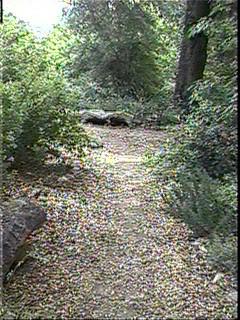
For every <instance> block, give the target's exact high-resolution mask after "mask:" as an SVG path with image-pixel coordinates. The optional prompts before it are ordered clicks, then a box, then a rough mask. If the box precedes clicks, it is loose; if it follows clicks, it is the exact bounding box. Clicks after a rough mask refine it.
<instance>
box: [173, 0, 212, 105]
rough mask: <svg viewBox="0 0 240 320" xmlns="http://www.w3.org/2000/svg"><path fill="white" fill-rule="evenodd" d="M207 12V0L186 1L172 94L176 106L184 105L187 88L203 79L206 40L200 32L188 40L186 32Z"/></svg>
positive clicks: (208, 8) (208, 9)
mask: <svg viewBox="0 0 240 320" xmlns="http://www.w3.org/2000/svg"><path fill="white" fill-rule="evenodd" d="M209 12H210V1H209V0H187V3H186V14H185V22H184V34H183V39H182V44H181V52H180V58H179V62H178V72H177V79H176V86H175V93H174V100H175V103H176V105H182V104H183V105H185V104H186V99H187V89H188V87H189V86H190V85H191V84H192V83H193V82H194V81H196V80H199V79H201V78H202V77H203V71H204V68H205V64H206V60H207V42H208V38H207V36H206V35H205V34H204V32H200V33H198V34H197V35H195V36H193V37H191V38H189V36H188V35H187V32H188V30H189V28H190V27H192V26H193V25H195V24H196V23H197V22H198V20H199V19H200V18H203V17H206V16H208V14H209Z"/></svg>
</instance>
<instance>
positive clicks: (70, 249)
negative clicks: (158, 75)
mask: <svg viewBox="0 0 240 320" xmlns="http://www.w3.org/2000/svg"><path fill="white" fill-rule="evenodd" d="M86 128H87V130H88V131H89V132H91V133H94V134H95V135H96V136H97V137H98V138H100V139H101V140H102V142H103V144H104V148H102V149H95V150H94V151H92V154H91V156H90V158H91V161H90V166H91V167H92V166H93V167H95V168H97V175H94V176H92V177H91V180H90V181H89V182H88V184H87V185H88V187H87V188H86V189H85V190H84V196H86V197H87V201H86V202H84V201H83V202H81V198H79V196H76V190H77V189H76V186H77V185H78V183H79V181H80V179H81V175H80V173H79V172H80V169H79V163H77V162H76V163H75V166H74V168H73V169H72V171H71V172H70V173H69V174H68V176H66V177H67V178H66V179H65V182H64V179H62V181H63V182H64V184H65V187H66V185H68V183H69V180H71V182H70V183H69V190H70V191H69V192H68V193H66V191H65V193H64V194H65V198H66V203H65V205H64V203H63V202H61V204H60V203H59V201H58V200H56V195H55V194H52V193H50V194H49V195H48V201H49V197H50V198H51V197H52V198H51V199H52V201H53V202H54V201H55V202H54V203H55V207H54V208H55V209H54V210H52V212H50V218H49V221H48V224H47V225H46V226H45V227H44V229H43V230H42V231H40V232H39V233H38V234H36V235H35V239H34V242H35V249H34V250H35V251H34V252H35V259H34V261H32V262H31V263H30V262H28V263H26V266H25V274H24V271H21V272H18V273H16V276H15V278H14V280H12V281H10V282H9V283H8V285H7V288H6V296H7V298H6V301H7V303H8V304H9V305H10V306H12V307H11V308H10V309H9V314H11V313H12V314H16V312H17V313H18V314H19V315H21V316H22V317H23V316H24V315H25V318H27V319H30V315H31V316H32V317H33V318H34V317H36V318H37V317H39V318H41V319H42V318H48V319H50V318H63V319H70V318H73V319H74V318H77V319H133V318H138V319H140V318H141V319H149V318H153V319H159V318H160V319H196V318H208V319H215V318H216V319H217V318H218V319H223V318H224V319H227V318H229V319H230V318H231V316H230V315H231V313H232V309H234V303H233V302H231V300H228V299H227V298H226V297H227V292H226V290H228V289H229V281H230V280H229V278H228V276H227V275H225V276H223V277H222V278H221V279H220V280H219V281H218V282H217V283H213V281H212V280H213V278H214V276H215V274H216V272H214V271H211V270H210V268H209V267H208V266H207V263H206V257H205V255H206V253H205V251H204V250H203V249H201V248H199V247H197V246H195V245H193V244H192V243H190V241H189V235H190V232H189V230H188V229H187V227H186V226H185V225H184V224H183V223H181V222H179V221H176V220H174V219H173V218H172V217H169V216H167V215H166V214H164V212H163V210H162V209H161V203H160V201H159V199H158V197H157V195H156V192H154V190H153V189H154V180H153V178H152V176H151V175H150V174H149V173H148V171H147V170H146V168H145V167H144V166H143V165H142V164H141V161H142V156H143V153H144V152H145V151H146V150H147V149H150V150H157V149H158V147H159V144H160V143H161V141H164V139H165V135H164V134H163V133H161V132H156V131H148V130H143V129H135V130H130V129H128V128H127V129H119V128H106V127H97V126H90V125H89V126H87V127H86ZM73 185H75V187H74V188H73ZM73 189H74V190H73ZM64 194H63V195H61V198H63V197H64ZM54 197H55V198H54ZM58 206H59V210H58ZM31 267H34V268H32V269H31ZM22 269H24V267H23V268H22ZM28 270H31V273H28V272H27V271H28ZM23 274H24V275H23ZM227 288H228V289H227ZM16 301H17V302H16ZM14 306H15V307H16V308H17V311H16V309H14ZM20 306H21V307H20ZM21 319H22V318H21Z"/></svg>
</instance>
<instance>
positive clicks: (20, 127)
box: [0, 15, 87, 161]
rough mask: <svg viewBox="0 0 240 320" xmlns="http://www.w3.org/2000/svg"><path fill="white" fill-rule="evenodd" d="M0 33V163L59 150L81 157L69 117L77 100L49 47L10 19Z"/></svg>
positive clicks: (80, 136) (80, 137) (79, 134)
mask: <svg viewBox="0 0 240 320" xmlns="http://www.w3.org/2000/svg"><path fill="white" fill-rule="evenodd" d="M0 32H1V42H2V43H1V44H2V45H1V51H0V56H1V60H2V73H3V81H2V83H1V86H0V93H1V96H2V104H3V119H4V121H3V124H2V135H3V148H2V157H3V160H5V159H7V158H8V157H10V156H13V157H14V158H15V160H17V161H18V160H20V159H24V158H25V157H26V155H27V154H29V153H33V152H34V151H35V150H37V149H38V148H39V147H42V148H43V149H44V148H45V149H47V148H50V147H54V146H63V145H64V146H65V147H66V148H68V149H69V150H73V149H77V150H78V152H79V153H80V154H82V152H83V146H84V145H85V144H86V143H87V135H86V134H85V132H84V130H83V129H82V127H81V126H80V124H79V121H78V119H77V118H76V115H75V113H74V111H73V109H74V105H75V104H76V102H77V101H76V97H77V95H76V94H75V92H74V88H73V87H72V86H71V85H70V84H69V83H68V82H67V80H66V79H65V77H64V75H63V72H62V71H61V70H60V69H59V67H58V63H57V61H56V60H54V59H52V62H51V59H49V55H50V53H49V49H48V42H47V41H46V40H44V41H42V42H41V41H40V40H37V39H35V37H34V35H33V34H32V33H31V32H30V31H28V29H27V27H26V26H25V25H24V24H23V23H20V22H18V21H17V20H16V19H15V18H14V17H13V16H11V15H9V16H7V17H5V21H4V25H3V26H1V29H0Z"/></svg>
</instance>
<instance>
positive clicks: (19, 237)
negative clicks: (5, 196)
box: [0, 199, 46, 279]
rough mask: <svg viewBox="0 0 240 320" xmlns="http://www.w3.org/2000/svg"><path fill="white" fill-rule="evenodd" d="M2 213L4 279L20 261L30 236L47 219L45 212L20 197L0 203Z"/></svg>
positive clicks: (1, 253)
mask: <svg viewBox="0 0 240 320" xmlns="http://www.w3.org/2000/svg"><path fill="white" fill-rule="evenodd" d="M0 211H1V214H2V225H1V234H2V237H1V240H2V243H1V247H0V255H1V257H2V264H1V266H2V270H1V271H2V275H3V279H4V278H5V277H6V274H7V273H8V271H9V270H10V268H11V266H12V265H13V264H14V263H16V262H18V261H19V257H21V255H22V253H23V252H24V247H25V241H26V239H27V238H28V236H29V235H30V234H31V233H32V232H33V231H34V230H36V229H37V228H39V227H40V226H41V225H42V224H43V223H44V221H45V220H46V214H45V212H44V211H43V210H42V209H41V208H39V207H37V206H36V205H35V204H33V203H31V202H28V201H27V200H23V199H18V200H12V201H10V202H4V203H3V204H1V205H0Z"/></svg>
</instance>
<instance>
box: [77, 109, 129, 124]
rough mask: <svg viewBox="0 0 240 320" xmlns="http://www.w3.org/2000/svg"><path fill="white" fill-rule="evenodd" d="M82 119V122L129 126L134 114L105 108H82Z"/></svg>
mask: <svg viewBox="0 0 240 320" xmlns="http://www.w3.org/2000/svg"><path fill="white" fill-rule="evenodd" d="M80 119H81V122H82V123H93V124H99V125H104V124H109V125H112V126H128V127H129V126H131V122H132V116H131V115H129V114H127V113H125V112H118V111H115V112H106V111H103V110H81V111H80Z"/></svg>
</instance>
